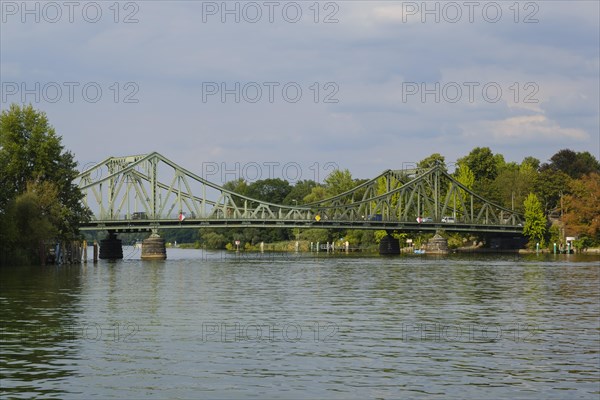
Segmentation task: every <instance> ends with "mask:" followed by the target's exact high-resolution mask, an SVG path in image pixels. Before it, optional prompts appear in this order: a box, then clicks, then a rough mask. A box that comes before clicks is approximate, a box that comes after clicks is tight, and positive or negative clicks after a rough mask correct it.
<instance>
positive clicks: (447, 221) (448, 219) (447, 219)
mask: <svg viewBox="0 0 600 400" xmlns="http://www.w3.org/2000/svg"><path fill="white" fill-rule="evenodd" d="M442 222H443V223H445V224H453V223H455V222H456V220H455V219H454V217H444V218H442Z"/></svg>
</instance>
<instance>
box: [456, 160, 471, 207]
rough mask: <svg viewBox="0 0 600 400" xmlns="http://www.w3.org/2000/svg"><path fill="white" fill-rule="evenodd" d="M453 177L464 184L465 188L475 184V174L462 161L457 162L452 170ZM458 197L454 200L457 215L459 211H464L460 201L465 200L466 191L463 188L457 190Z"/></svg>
mask: <svg viewBox="0 0 600 400" xmlns="http://www.w3.org/2000/svg"><path fill="white" fill-rule="evenodd" d="M454 177H455V178H456V180H457V181H458V182H459V183H460V184H462V185H463V186H465V187H466V188H467V189H471V190H472V189H473V185H474V184H475V174H473V171H471V168H469V166H468V165H466V164H464V163H459V164H458V168H456V171H454ZM458 197H459V198H458V199H457V201H456V212H457V214H458V215H460V214H461V213H463V214H464V213H465V210H464V209H463V206H462V203H463V202H465V203H466V201H467V192H466V191H465V190H463V189H460V190H459V191H458Z"/></svg>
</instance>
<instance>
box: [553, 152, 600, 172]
mask: <svg viewBox="0 0 600 400" xmlns="http://www.w3.org/2000/svg"><path fill="white" fill-rule="evenodd" d="M542 169H551V170H553V171H562V172H564V173H566V174H567V175H569V176H570V177H571V178H574V179H577V178H580V177H581V176H583V175H585V174H589V173H591V172H597V173H600V163H599V162H598V160H596V158H594V156H593V155H591V154H590V153H589V152H587V151H584V152H577V153H576V152H574V151H573V150H570V149H563V150H559V151H558V152H557V153H556V154H554V155H553V156H552V157H550V163H549V164H544V165H542Z"/></svg>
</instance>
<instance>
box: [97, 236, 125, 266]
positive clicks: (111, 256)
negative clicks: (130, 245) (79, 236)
mask: <svg viewBox="0 0 600 400" xmlns="http://www.w3.org/2000/svg"><path fill="white" fill-rule="evenodd" d="M99 258H100V259H101V260H120V259H122V258H123V246H122V244H121V239H117V234H116V233H115V231H108V237H107V238H106V239H103V240H101V241H100V255H99Z"/></svg>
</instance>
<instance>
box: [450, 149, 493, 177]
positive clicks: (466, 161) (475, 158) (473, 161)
mask: <svg viewBox="0 0 600 400" xmlns="http://www.w3.org/2000/svg"><path fill="white" fill-rule="evenodd" d="M501 162H504V157H502V158H499V157H494V154H493V153H492V150H490V148H489V147H475V148H474V149H473V150H471V152H470V153H469V154H468V155H466V156H464V157H463V158H460V159H459V160H458V164H460V165H466V166H467V167H469V169H470V170H471V171H473V174H474V175H475V180H476V181H480V180H493V179H494V178H496V175H497V174H498V164H499V163H501Z"/></svg>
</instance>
